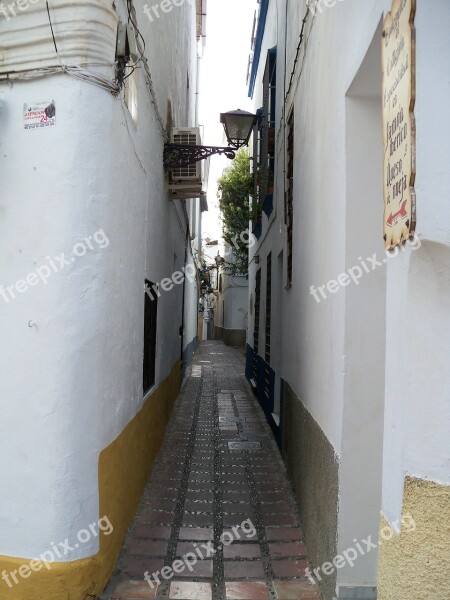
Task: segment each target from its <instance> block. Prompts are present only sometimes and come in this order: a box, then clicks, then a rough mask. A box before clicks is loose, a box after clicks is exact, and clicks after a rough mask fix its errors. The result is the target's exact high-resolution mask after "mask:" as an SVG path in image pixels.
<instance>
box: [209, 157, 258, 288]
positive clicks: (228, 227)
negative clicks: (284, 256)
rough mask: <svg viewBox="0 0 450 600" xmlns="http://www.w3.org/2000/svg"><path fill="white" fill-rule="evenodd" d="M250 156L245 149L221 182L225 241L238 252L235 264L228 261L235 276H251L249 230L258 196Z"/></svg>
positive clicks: (220, 190)
mask: <svg viewBox="0 0 450 600" xmlns="http://www.w3.org/2000/svg"><path fill="white" fill-rule="evenodd" d="M253 186H254V181H253V176H252V174H251V173H250V156H249V153H248V151H247V150H246V149H241V150H239V152H238V153H237V155H236V158H235V159H234V160H233V163H232V166H231V168H230V169H228V170H227V171H226V172H225V173H224V174H223V175H222V177H221V178H220V179H219V187H218V194H217V195H218V198H219V201H220V210H221V212H222V221H223V238H224V240H225V242H226V243H227V244H228V245H229V246H230V248H231V249H232V250H233V251H234V255H235V260H233V261H225V270H226V271H228V272H229V273H230V274H231V275H241V276H245V277H247V276H248V228H249V222H250V221H251V220H252V219H253V214H252V208H251V201H250V196H251V195H252V194H253V192H254V187H253Z"/></svg>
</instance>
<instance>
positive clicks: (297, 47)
mask: <svg viewBox="0 0 450 600" xmlns="http://www.w3.org/2000/svg"><path fill="white" fill-rule="evenodd" d="M309 4H310V5H311V6H310V7H309V8H308V7H307V6H306V4H305V2H304V1H299V2H288V1H287V0H284V1H283V0H281V1H280V0H279V1H278V2H277V1H276V0H262V2H261V3H260V7H259V17H258V19H257V26H256V29H255V32H256V33H255V39H254V40H253V51H252V53H253V67H252V69H251V72H250V93H251V95H252V96H253V99H254V102H255V109H256V110H258V109H261V107H263V106H264V107H266V112H265V113H264V114H261V113H260V117H261V118H260V125H261V127H260V131H259V135H261V131H262V129H263V127H264V119H267V122H268V123H269V129H272V132H271V134H270V135H268V139H267V147H266V149H265V154H264V158H265V159H267V158H268V160H269V168H272V169H273V171H274V177H273V188H274V189H273V191H272V192H271V191H270V190H266V192H267V194H266V195H265V197H261V198H260V204H261V208H262V211H261V217H260V219H259V221H258V222H254V223H253V224H252V225H253V231H254V232H255V234H256V235H257V237H258V244H257V245H256V246H255V247H253V248H252V249H251V251H250V261H251V262H250V299H249V331H248V338H247V377H248V379H249V380H251V381H252V382H253V383H254V385H255V386H256V388H257V394H258V398H259V400H260V403H261V405H262V407H263V408H264V410H265V413H266V416H267V418H268V420H269V422H270V423H271V425H272V427H273V430H274V432H275V434H276V435H277V436H278V439H279V443H280V446H281V447H282V450H283V454H284V457H285V460H286V463H287V467H288V470H289V473H290V475H291V478H292V481H293V486H294V489H295V492H296V495H297V498H298V500H299V506H300V510H301V517H302V521H303V526H304V529H305V536H306V542H307V544H308V550H309V554H310V557H311V559H312V561H313V562H314V566H315V567H316V568H317V567H318V568H320V569H321V570H320V571H319V572H318V574H319V576H320V577H321V581H320V583H321V586H322V591H323V593H324V598H325V599H326V600H331V599H332V598H338V599H339V600H348V599H350V598H351V599H353V598H365V599H373V598H376V597H377V593H378V598H379V599H381V600H407V599H408V600H410V599H413V598H414V599H416V598H417V600H418V599H419V598H420V599H421V598H425V597H426V598H436V599H438V598H439V599H441V598H442V600H443V599H444V598H445V597H446V594H448V581H447V585H445V577H446V575H445V573H447V572H448V571H447V570H446V567H445V564H444V553H443V550H442V548H444V547H447V546H448V541H444V537H445V536H446V534H444V531H445V527H446V526H445V522H446V519H448V511H449V505H450V503H449V501H448V500H449V493H450V487H449V486H450V481H449V475H450V473H449V464H450V463H449V461H450V452H449V446H448V422H449V413H450V408H449V398H450V394H449V390H450V376H449V373H448V365H447V363H448V355H449V350H450V348H449V345H450V331H449V329H448V314H449V308H450V307H449V302H450V286H449V267H450V208H449V204H448V196H449V193H450V171H449V168H448V165H449V164H450V144H449V143H448V140H447V136H446V135H445V134H443V133H442V132H443V131H447V130H448V127H449V124H450V108H449V107H450V87H449V81H448V76H447V74H448V72H449V67H450V41H449V40H450V38H449V36H448V31H449V30H450V10H449V6H448V2H446V1H445V0H431V1H428V0H427V1H426V2H425V1H424V0H417V12H416V16H415V27H416V35H417V49H416V52H417V54H416V55H417V66H416V85H417V89H416V93H417V99H416V106H415V117H416V126H417V156H416V162H417V165H416V167H417V169H416V171H417V176H416V182H415V187H416V194H417V230H416V238H415V239H414V241H410V242H407V243H406V244H405V245H404V246H402V247H400V248H398V249H397V250H398V251H397V252H396V254H395V253H394V254H389V255H387V254H386V253H385V250H384V242H383V179H384V173H383V170H384V169H383V141H382V110H381V106H382V103H381V95H382V75H381V44H382V33H383V22H384V19H385V17H386V15H387V13H388V12H389V10H390V9H391V1H390V0H367V1H364V2H361V1H358V0H345V1H343V0H342V1H333V0H330V1H327V2H325V1H319V2H318V3H316V4H315V3H309ZM256 134H257V135H258V132H256ZM263 146H264V139H263V140H262V142H261V145H260V146H259V147H258V144H256V145H255V152H254V155H258V158H259V154H258V153H259V152H260V150H261V148H263ZM267 148H269V152H268V153H267ZM263 151H264V148H263ZM290 168H292V177H291V176H290V175H291V172H290ZM285 174H286V177H285ZM268 183H269V185H270V183H271V181H270V178H269V182H268ZM290 191H291V192H292V195H291V198H292V219H291V216H290V214H289V192H290ZM270 192H271V193H270ZM286 207H287V208H286ZM290 222H292V272H290V268H289V253H290V252H289V241H288V238H289V234H290V232H289V227H288V226H289V223H290ZM375 255H376V256H375ZM374 257H375V259H374ZM374 260H376V262H374ZM269 265H270V266H269ZM356 267H358V269H359V270H356ZM268 269H270V281H271V285H270V286H268V285H267V279H268ZM352 269H353V271H352V272H353V273H354V274H355V277H354V278H353V279H352V278H351V277H350V275H348V274H349V273H350V271H351V270H352ZM360 271H361V275H360V276H358V277H356V273H358V275H359V272H360ZM346 274H347V276H346ZM339 278H340V279H339ZM341 282H342V283H341ZM320 288H321V290H322V291H320ZM380 513H381V524H380ZM408 515H412V517H413V518H414V523H415V525H416V527H414V528H413V527H409V528H408V523H410V521H408ZM402 519H403V521H404V522H403V525H402V527H401V529H402V532H401V535H400V534H398V533H397V532H396V533H395V534H394V535H393V536H392V539H391V540H389V541H385V540H384V538H382V537H380V535H383V534H386V536H388V533H387V530H385V529H383V528H384V527H386V526H387V525H388V523H390V524H392V526H393V528H394V529H396V527H397V525H400V524H401V521H402ZM413 529H414V531H413ZM368 536H371V539H372V540H373V541H374V543H375V544H378V543H379V541H381V542H382V544H381V547H380V548H374V549H372V550H371V551H368V552H365V554H364V555H362V554H360V553H359V550H356V552H357V554H358V556H357V559H356V560H355V561H353V565H351V564H350V563H349V562H348V561H345V563H344V564H342V563H340V562H339V560H338V561H337V562H338V564H339V567H336V566H334V565H333V560H334V559H335V558H336V556H342V554H343V553H344V552H345V551H346V550H348V549H349V548H356V543H360V544H361V543H362V540H367V539H368ZM418 547H420V548H421V550H420V553H419V552H418V551H417V550H416V549H417V548H418ZM362 548H363V549H364V548H365V545H364V544H362ZM416 555H418V557H417V558H416ZM328 563H331V568H330V566H329V565H328ZM324 565H325V566H324ZM323 566H324V571H328V573H325V572H324V571H322V567H323Z"/></svg>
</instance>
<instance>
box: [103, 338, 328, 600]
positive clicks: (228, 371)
mask: <svg viewBox="0 0 450 600" xmlns="http://www.w3.org/2000/svg"><path fill="white" fill-rule="evenodd" d="M164 566H166V568H165V569H164V570H163V574H161V570H162V569H163V567H164ZM307 566H308V563H307V560H306V548H305V545H304V543H303V541H302V532H301V529H300V527H299V522H298V515H297V509H296V506H295V501H294V499H293V496H292V492H291V489H290V485H289V483H288V481H287V478H286V474H285V469H284V465H283V463H282V461H281V458H280V455H279V453H278V450H277V447H276V445H275V442H274V440H273V438H272V436H271V432H270V429H269V427H268V425H267V424H266V421H265V419H264V416H263V414H262V412H261V410H260V408H259V406H258V404H257V402H256V400H255V399H254V397H253V395H252V392H251V390H250V388H249V386H248V384H247V382H246V380H245V377H244V358H243V353H242V350H235V349H233V348H228V347H227V346H225V345H223V344H222V343H221V342H203V343H202V345H201V346H200V348H199V350H198V351H197V353H196V355H195V357H194V362H193V365H192V368H191V369H190V370H189V372H188V376H187V378H186V381H185V383H184V385H183V389H182V390H181V394H180V397H179V398H178V400H177V404H176V407H175V412H174V415H173V417H172V420H171V423H170V425H169V428H168V431H167V435H166V439H165V443H164V447H163V449H162V451H161V454H160V456H159V459H158V461H157V463H156V465H155V468H154V471H153V474H152V477H151V480H150V481H149V483H148V485H147V487H146V489H145V492H144V496H143V499H142V501H141V504H140V507H139V510H138V513H137V515H136V518H135V521H134V523H133V525H132V527H131V528H130V530H129V532H128V535H127V539H126V541H125V544H124V547H123V548H122V553H121V556H120V558H119V561H118V563H117V570H116V573H115V575H114V577H113V578H112V580H111V581H110V583H109V586H108V588H107V590H106V591H105V593H104V595H103V596H102V600H131V599H133V600H136V599H142V598H156V599H157V600H162V599H164V600H167V599H170V600H175V599H177V600H225V599H227V600H320V594H319V592H318V589H317V588H316V587H315V586H314V585H313V584H311V583H310V582H309V580H308V579H307V578H306V577H305V573H304V571H305V568H307ZM145 574H147V579H148V580H149V581H145V580H144V576H145ZM154 574H156V577H155V575H154ZM158 581H159V583H158Z"/></svg>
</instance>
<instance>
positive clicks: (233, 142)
mask: <svg viewBox="0 0 450 600" xmlns="http://www.w3.org/2000/svg"><path fill="white" fill-rule="evenodd" d="M255 121H256V115H254V114H253V113H249V112H247V111H245V110H240V109H238V110H232V111H230V112H227V113H222V114H221V115H220V122H221V123H222V124H223V127H224V129H225V134H226V136H227V140H228V143H229V144H230V146H233V147H235V148H240V147H241V146H246V145H247V144H248V141H249V139H250V136H251V134H252V131H253V127H254V125H255Z"/></svg>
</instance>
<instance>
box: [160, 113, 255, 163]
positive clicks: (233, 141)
mask: <svg viewBox="0 0 450 600" xmlns="http://www.w3.org/2000/svg"><path fill="white" fill-rule="evenodd" d="M256 119H257V116H256V115H254V114H253V113H249V112H247V111H245V110H240V109H238V110H232V111H230V112H227V113H222V114H221V115H220V122H221V123H222V124H223V127H224V129H225V134H226V136H227V140H228V143H229V146H228V147H221V146H198V145H195V144H166V145H165V146H164V166H165V167H166V168H167V169H178V168H182V167H188V166H189V165H193V164H195V163H196V162H199V161H201V160H204V159H205V158H209V157H210V156H212V155H213V154H222V155H224V156H226V157H227V158H230V159H233V158H235V157H236V150H239V148H242V146H247V145H248V142H249V140H250V136H251V135H252V130H253V127H254V125H255V123H256Z"/></svg>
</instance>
